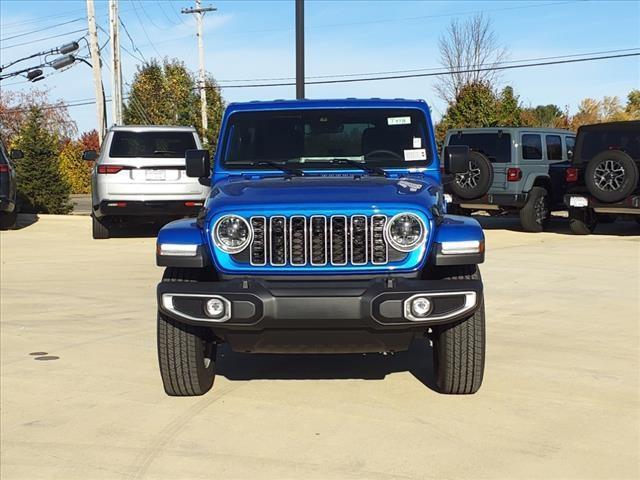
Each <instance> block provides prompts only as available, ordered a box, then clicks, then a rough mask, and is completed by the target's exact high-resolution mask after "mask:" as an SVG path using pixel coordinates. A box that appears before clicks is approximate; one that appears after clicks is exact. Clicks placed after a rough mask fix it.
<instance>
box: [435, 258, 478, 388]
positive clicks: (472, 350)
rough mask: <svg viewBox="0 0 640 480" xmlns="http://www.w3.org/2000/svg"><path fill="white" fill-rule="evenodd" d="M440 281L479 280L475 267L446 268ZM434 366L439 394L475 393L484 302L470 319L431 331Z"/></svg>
mask: <svg viewBox="0 0 640 480" xmlns="http://www.w3.org/2000/svg"><path fill="white" fill-rule="evenodd" d="M439 278H441V279H442V280H480V271H479V270H478V267H477V266H476V265H464V266H456V267H448V268H446V269H444V270H443V272H442V275H439ZM431 338H432V340H433V363H434V368H435V375H436V384H437V386H438V390H439V391H440V392H441V393H450V394H469V393H476V392H477V391H478V389H479V388H480V385H481V384H482V377H483V375H484V358H485V322H484V300H482V304H481V305H480V307H479V308H478V309H477V310H476V311H475V313H474V314H473V315H471V316H470V317H468V318H466V319H464V320H460V321H458V322H456V323H452V324H446V325H439V326H436V327H434V328H433V333H432V337H431Z"/></svg>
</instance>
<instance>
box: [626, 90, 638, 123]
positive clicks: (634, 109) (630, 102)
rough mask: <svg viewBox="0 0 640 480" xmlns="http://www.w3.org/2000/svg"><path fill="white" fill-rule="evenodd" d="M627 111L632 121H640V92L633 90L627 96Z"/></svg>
mask: <svg viewBox="0 0 640 480" xmlns="http://www.w3.org/2000/svg"><path fill="white" fill-rule="evenodd" d="M625 111H626V112H627V114H628V115H629V118H630V119H632V120H640V90H637V89H636V90H631V91H630V92H629V95H627V106H626V108H625Z"/></svg>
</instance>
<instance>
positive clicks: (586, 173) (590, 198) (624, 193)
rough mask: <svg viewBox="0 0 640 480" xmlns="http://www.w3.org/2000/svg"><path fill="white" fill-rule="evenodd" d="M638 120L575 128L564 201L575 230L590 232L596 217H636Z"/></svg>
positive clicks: (639, 207) (639, 201) (639, 196)
mask: <svg viewBox="0 0 640 480" xmlns="http://www.w3.org/2000/svg"><path fill="white" fill-rule="evenodd" d="M639 167H640V121H629V122H611V123H601V124H595V125H585V126H582V127H580V128H579V129H578V136H577V139H576V149H575V154H574V156H573V161H572V164H571V167H570V168H568V169H567V170H566V181H567V183H569V184H570V187H569V189H568V193H567V195H565V204H566V205H567V207H569V224H570V226H571V230H572V231H573V232H574V233H576V234H582V235H585V234H588V233H591V232H593V230H594V229H595V227H596V225H597V223H598V220H599V219H603V218H606V219H607V220H609V221H611V220H614V219H615V218H616V217H620V216H625V217H626V216H630V215H634V217H633V218H636V219H640V185H639V182H638V180H639Z"/></svg>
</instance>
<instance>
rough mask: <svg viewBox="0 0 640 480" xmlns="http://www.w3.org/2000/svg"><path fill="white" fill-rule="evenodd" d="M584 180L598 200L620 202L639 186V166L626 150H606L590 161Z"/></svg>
mask: <svg viewBox="0 0 640 480" xmlns="http://www.w3.org/2000/svg"><path fill="white" fill-rule="evenodd" d="M584 181H585V184H586V185H587V188H588V189H589V191H590V192H591V194H592V195H593V196H594V197H596V198H597V199H598V200H601V201H603V202H619V201H620V200H622V199H623V198H625V197H627V196H628V195H631V193H632V192H633V191H634V190H635V188H636V187H637V186H638V166H637V165H636V163H635V162H634V161H633V159H632V158H631V157H630V156H629V155H627V154H626V153H625V152H622V151H620V150H606V151H604V152H600V153H599V154H598V155H596V156H595V157H593V158H592V159H591V160H590V161H589V163H588V164H587V169H586V170H585V178H584Z"/></svg>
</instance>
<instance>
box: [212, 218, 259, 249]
mask: <svg viewBox="0 0 640 480" xmlns="http://www.w3.org/2000/svg"><path fill="white" fill-rule="evenodd" d="M251 237H252V230H251V227H250V226H249V222H247V221H246V220H245V219H244V218H242V217H239V216H237V215H225V216H224V217H221V218H220V219H218V221H217V222H216V224H215V226H214V227H213V241H214V243H215V244H216V246H217V247H218V248H219V249H220V250H222V251H223V252H226V253H239V252H241V251H242V250H244V249H245V248H247V246H248V245H249V243H251Z"/></svg>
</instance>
